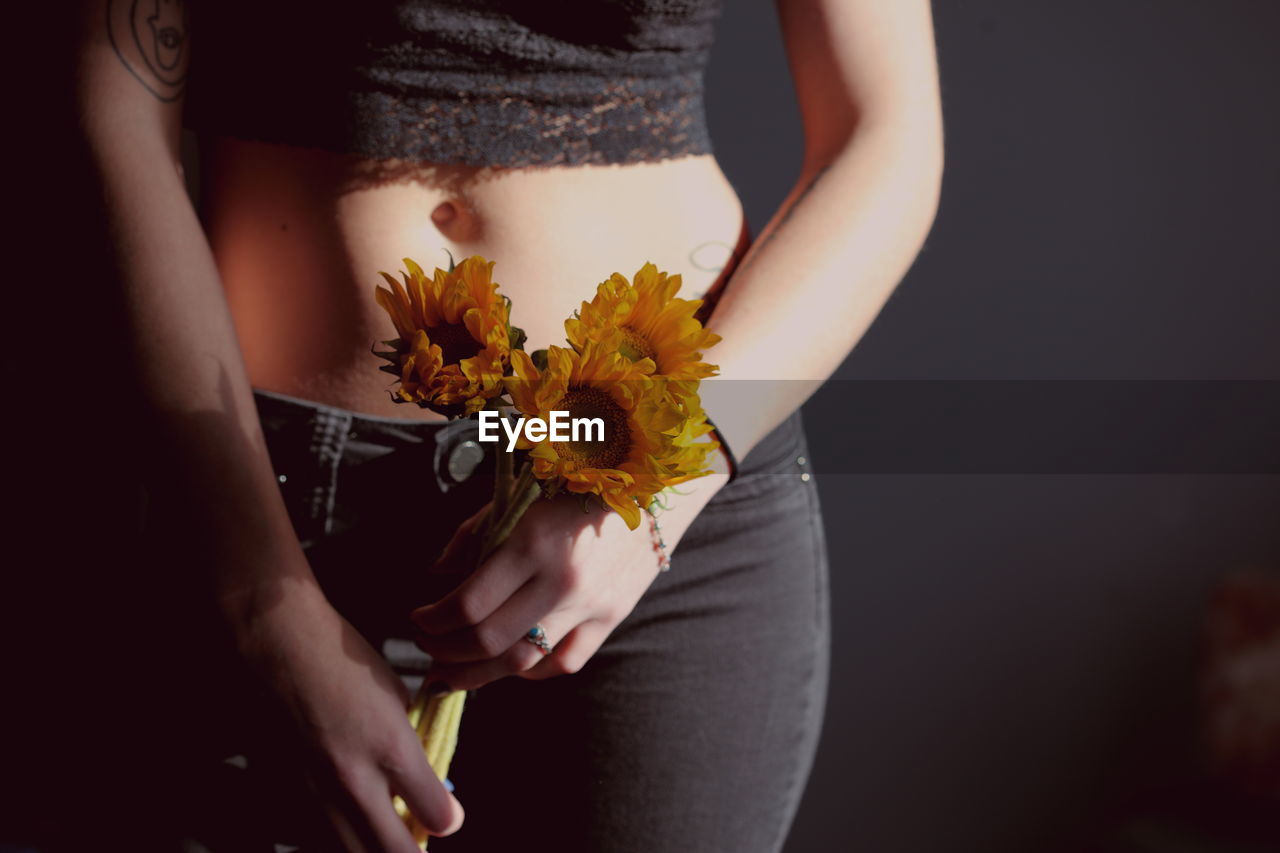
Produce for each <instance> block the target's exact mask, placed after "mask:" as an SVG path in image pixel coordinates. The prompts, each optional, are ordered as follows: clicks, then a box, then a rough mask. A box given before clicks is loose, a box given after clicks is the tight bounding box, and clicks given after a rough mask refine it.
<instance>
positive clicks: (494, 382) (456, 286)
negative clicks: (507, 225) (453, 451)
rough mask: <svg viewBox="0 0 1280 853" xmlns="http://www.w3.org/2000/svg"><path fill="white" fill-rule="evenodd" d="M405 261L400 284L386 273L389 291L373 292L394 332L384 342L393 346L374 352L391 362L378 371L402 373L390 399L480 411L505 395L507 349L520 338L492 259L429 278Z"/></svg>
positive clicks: (470, 261)
mask: <svg viewBox="0 0 1280 853" xmlns="http://www.w3.org/2000/svg"><path fill="white" fill-rule="evenodd" d="M404 263H405V266H406V267H407V268H408V270H409V271H408V272H407V273H403V272H402V273H401V275H402V276H403V277H404V284H403V285H402V284H401V283H400V282H398V281H396V280H395V279H394V278H392V277H391V276H390V275H388V274H387V273H385V272H384V273H382V276H383V278H385V279H386V280H387V282H388V283H389V284H390V285H391V289H390V290H388V289H386V288H384V287H378V288H376V290H375V294H374V295H375V297H376V298H377V300H378V304H379V305H381V306H382V307H383V308H384V309H385V310H386V312H387V313H388V314H389V315H390V316H391V322H392V323H393V324H394V325H395V328H396V334H397V335H399V338H398V339H396V340H391V341H385V343H386V344H387V345H388V346H390V347H392V349H391V350H390V351H387V352H379V353H377V354H378V355H379V356H381V357H383V358H385V359H387V360H388V361H390V362H391V364H390V365H387V366H384V367H383V368H382V369H383V370H385V371H387V372H389V373H392V374H394V375H395V376H397V377H399V379H400V387H399V388H398V389H396V390H395V391H394V392H392V398H393V399H395V400H396V401H397V402H405V403H417V404H418V405H419V406H422V407H424V408H429V409H431V410H432V411H436V412H440V413H442V414H447V415H460V414H470V413H473V412H478V411H479V410H480V409H483V408H484V406H485V403H486V402H487V401H488V400H489V399H490V398H492V397H495V396H497V395H498V394H500V393H502V376H503V374H504V373H506V370H507V365H508V364H509V363H510V361H511V349H512V347H513V345H514V346H518V345H519V341H520V339H521V338H522V337H523V333H521V332H520V330H519V329H513V328H512V326H511V322H510V313H511V312H510V303H509V301H508V300H507V298H506V297H504V296H502V295H500V294H499V293H498V285H497V284H496V283H494V282H493V280H492V272H493V264H494V262H493V261H486V260H485V259H484V258H482V257H480V256H479V255H473V256H471V257H469V258H466V259H464V260H463V261H461V262H460V263H458V264H457V265H456V266H453V267H451V268H450V269H449V270H448V271H447V272H446V271H445V270H442V269H438V268H437V269H436V271H435V274H434V276H432V277H428V276H427V274H426V273H424V272H423V271H422V267H420V266H418V265H417V264H416V263H414V262H413V261H412V260H410V259H409V258H405V259H404Z"/></svg>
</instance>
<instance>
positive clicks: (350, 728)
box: [241, 590, 463, 853]
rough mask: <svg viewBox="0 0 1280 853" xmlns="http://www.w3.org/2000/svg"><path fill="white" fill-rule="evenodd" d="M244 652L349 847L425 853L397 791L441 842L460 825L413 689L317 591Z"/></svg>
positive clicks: (267, 625) (245, 642)
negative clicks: (416, 719) (413, 717)
mask: <svg viewBox="0 0 1280 853" xmlns="http://www.w3.org/2000/svg"><path fill="white" fill-rule="evenodd" d="M241 651H242V653H243V654H245V656H246V657H247V659H248V660H249V661H250V662H251V664H253V665H254V666H253V669H254V672H255V674H256V675H257V676H258V677H259V680H260V681H261V682H263V683H265V684H266V685H267V686H268V693H269V695H270V696H272V698H274V699H275V700H278V701H277V706H278V707H279V708H280V709H281V710H283V711H284V715H283V716H284V718H285V728H286V729H287V730H288V731H290V732H292V733H294V734H295V735H296V736H297V737H298V738H299V740H298V746H299V747H300V751H301V753H302V755H303V758H304V762H303V763H304V764H305V765H306V766H305V768H304V772H305V774H306V776H307V778H308V780H309V781H310V782H311V785H312V787H313V789H314V791H315V793H316V794H317V796H318V797H319V799H320V801H321V804H322V808H323V810H324V812H325V814H326V815H327V817H328V819H329V822H330V823H331V825H332V835H333V836H334V838H336V840H338V841H339V842H340V844H341V847H340V849H342V850H348V851H360V853H364V851H368V852H369V853H375V851H376V853H384V851H387V853H417V850H418V846H417V844H416V843H414V841H413V839H412V837H411V836H410V834H409V831H408V830H407V829H406V827H405V826H404V823H403V822H402V820H401V819H400V817H399V816H398V815H397V814H396V811H395V807H394V805H393V803H392V795H393V794H398V795H399V796H400V797H402V798H403V799H404V801H405V803H406V804H407V805H408V807H409V810H410V811H411V812H412V813H413V814H414V816H415V817H417V819H418V820H419V822H420V823H421V824H422V825H423V826H424V827H426V828H427V831H428V832H430V833H432V834H433V835H448V834H450V833H452V832H454V831H456V830H457V829H458V827H459V826H461V824H462V820H463V812H462V807H461V805H459V803H458V801H457V800H456V799H455V798H454V797H453V795H452V794H450V793H449V792H448V791H446V790H445V788H444V785H443V784H442V783H441V782H440V780H439V779H438V778H437V777H436V775H435V773H434V772H433V771H432V769H431V766H430V764H428V763H427V760H426V756H425V755H424V754H423V751H422V745H421V743H420V742H419V740H418V738H417V735H416V734H415V733H414V731H413V729H412V728H411V727H410V725H409V721H408V717H407V715H406V711H407V707H408V703H409V695H408V691H407V690H406V689H405V687H404V685H403V684H402V683H401V681H400V679H399V678H397V677H396V675H395V673H394V672H392V671H391V669H390V667H388V666H387V664H386V662H385V661H384V660H383V659H382V657H381V656H380V655H379V654H378V653H377V652H376V651H375V650H374V649H373V648H372V647H370V646H369V644H368V643H367V642H366V641H365V640H364V638H363V637H361V636H360V634H359V633H358V632H357V631H356V630H355V629H354V628H353V627H352V626H351V625H350V623H348V622H347V621H346V620H345V619H343V618H342V617H341V616H340V615H339V614H338V613H337V612H336V611H335V610H334V609H333V608H332V607H331V606H330V605H329V603H328V602H327V601H325V600H324V597H323V595H321V594H320V593H319V591H318V590H315V591H313V592H304V593H302V594H293V595H291V596H290V597H289V604H288V607H287V608H285V607H276V608H274V609H273V610H272V612H271V613H270V614H269V615H267V616H265V617H262V618H258V619H256V620H255V621H254V624H253V628H252V630H251V631H250V632H248V633H247V634H246V635H243V636H242V637H241ZM334 838H330V839H328V842H329V843H332V842H333V840H334Z"/></svg>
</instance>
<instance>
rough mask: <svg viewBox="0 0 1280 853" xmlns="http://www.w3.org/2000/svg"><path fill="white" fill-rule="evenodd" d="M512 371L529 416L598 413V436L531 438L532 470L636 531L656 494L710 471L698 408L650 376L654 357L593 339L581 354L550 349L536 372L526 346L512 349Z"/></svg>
mask: <svg viewBox="0 0 1280 853" xmlns="http://www.w3.org/2000/svg"><path fill="white" fill-rule="evenodd" d="M511 355H512V368H513V371H514V375H512V376H509V377H507V379H506V385H507V390H508V391H509V392H510V393H511V399H512V402H513V403H514V404H515V407H516V408H517V409H518V410H519V411H520V412H521V413H522V414H524V415H525V416H527V417H538V418H542V419H543V420H546V421H550V413H551V412H553V411H567V412H569V417H570V418H600V419H601V420H602V421H603V422H604V425H605V428H604V438H603V440H599V441H587V440H581V441H553V440H552V439H551V437H550V436H549V435H548V437H547V438H546V439H544V440H541V441H536V442H531V441H529V440H528V439H527V438H526V437H524V436H523V435H522V437H521V441H520V444H519V446H521V447H523V448H526V449H529V450H530V453H529V456H530V459H531V460H532V463H533V475H534V477H536V478H537V479H539V480H542V481H550V482H551V483H553V484H554V485H555V486H562V487H563V488H565V489H567V490H568V491H570V492H573V493H576V494H594V495H598V496H599V497H600V499H601V500H602V501H603V502H604V503H605V504H606V505H607V506H609V507H611V508H612V509H614V510H616V511H617V512H618V513H619V514H620V515H621V516H622V518H623V519H624V520H625V521H626V523H627V527H629V528H631V529H632V530H634V529H636V527H638V526H639V524H640V510H641V509H642V508H644V507H647V506H648V505H649V502H650V501H651V500H652V499H653V496H654V495H656V494H657V493H658V492H660V491H662V490H663V489H665V488H667V487H668V486H674V485H677V484H679V483H683V482H685V481H686V480H691V479H693V478H694V477H699V476H702V475H703V474H705V473H707V471H706V470H704V468H705V464H704V463H705V457H706V453H707V452H708V450H710V449H711V448H713V447H715V444H714V443H713V442H701V443H695V439H696V438H697V437H699V436H700V435H704V434H705V432H703V431H701V427H700V426H699V425H698V424H699V422H705V417H704V416H703V414H702V410H701V407H700V406H698V405H697V403H696V396H695V397H694V398H693V400H694V402H692V403H691V402H690V400H689V398H688V397H687V396H686V397H677V396H673V395H671V394H669V393H668V391H667V388H666V387H665V385H666V380H665V379H662V378H660V377H654V376H652V375H651V374H652V372H653V367H654V365H653V362H652V360H651V359H648V358H642V359H639V360H637V361H632V360H631V359H629V358H626V357H624V356H622V355H619V354H618V353H617V352H614V351H612V350H609V349H607V348H605V347H604V346H601V345H598V344H595V343H593V342H588V343H587V344H586V345H585V346H584V347H583V349H582V351H581V352H579V351H577V350H573V349H566V348H564V347H557V346H553V347H550V348H549V349H548V350H547V363H546V367H545V369H543V370H539V369H538V368H537V367H536V366H535V365H534V363H533V360H532V359H531V358H530V357H529V356H528V355H527V354H526V353H524V352H523V351H515V352H513V353H512V354H511Z"/></svg>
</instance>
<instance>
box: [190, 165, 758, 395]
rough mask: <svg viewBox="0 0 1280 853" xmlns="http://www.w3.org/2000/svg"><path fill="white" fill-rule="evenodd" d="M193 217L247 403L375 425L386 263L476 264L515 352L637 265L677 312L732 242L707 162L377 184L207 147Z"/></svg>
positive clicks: (726, 195)
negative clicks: (505, 318) (487, 267)
mask: <svg viewBox="0 0 1280 853" xmlns="http://www.w3.org/2000/svg"><path fill="white" fill-rule="evenodd" d="M202 153H203V154H204V155H205V156H204V162H203V169H202V176H203V178H204V181H203V185H202V192H201V206H202V216H203V218H204V222H205V227H206V231H207V233H208V235H209V240H210V243H211V245H212V247H213V251H214V255H215V258H216V259H217V263H218V268H219V271H220V273H221V276H222V281H223V285H224V287H225V289H226V295H227V301H228V304H229V305H230V308H231V313H232V317H233V319H234V322H235V326H236V330H237V334H238V336H239V340H240V346H241V349H242V351H243V354H244V358H245V362H246V368H247V370H248V374H249V381H250V382H251V383H252V384H253V386H254V387H256V388H262V389H265V390H270V391H276V392H279V393H283V394H289V395H292V396H295V397H301V398H303V399H308V400H314V401H316V402H320V403H325V404H328V405H332V406H340V407H342V408H347V409H352V410H354V411H359V412H365V413H369V414H376V415H385V416H390V417H419V418H424V419H435V418H437V417H438V416H436V415H434V414H432V413H431V412H428V411H425V410H420V409H418V408H417V407H416V406H410V405H401V404H396V403H393V402H391V400H390V397H389V395H388V393H387V391H388V389H389V388H390V387H391V386H389V385H388V383H387V380H388V379H389V378H390V377H388V376H387V374H385V373H381V372H379V371H378V367H379V365H381V364H383V363H384V362H382V361H380V360H379V359H378V358H377V357H376V356H374V355H372V354H371V352H370V349H371V347H372V346H373V345H374V344H375V343H376V342H380V341H383V340H386V339H389V338H392V337H394V331H393V329H392V326H391V323H390V320H389V319H388V318H387V316H386V314H385V313H384V312H383V311H382V309H381V308H379V307H378V306H377V304H376V302H375V301H374V298H373V293H374V287H375V285H377V284H378V283H380V282H381V277H380V276H379V275H378V272H379V271H381V270H385V271H387V272H390V273H392V274H396V273H397V271H398V270H400V269H402V268H403V264H402V261H401V259H402V258H406V257H408V258H412V259H413V260H415V261H417V262H418V263H419V264H421V265H422V266H423V267H424V268H425V269H427V270H428V271H430V270H431V269H432V268H433V267H437V266H439V267H443V268H447V267H448V264H449V253H452V255H453V257H454V258H455V259H457V260H461V259H462V258H464V257H467V256H469V255H476V254H478V255H483V256H484V257H485V258H486V259H487V260H491V261H494V262H495V263H494V267H493V275H494V279H495V280H496V281H497V282H498V283H499V285H500V288H501V290H502V292H503V293H505V294H506V295H507V296H509V297H511V299H512V303H513V305H512V322H513V323H515V324H516V325H518V326H521V327H522V328H524V330H525V331H526V332H527V333H528V336H529V338H528V344H527V347H528V348H529V349H535V348H539V347H545V346H547V345H549V344H561V345H563V344H564V319H565V318H566V317H568V316H569V315H570V314H571V313H572V312H573V310H574V309H575V308H577V307H578V306H579V304H580V303H581V302H582V301H583V300H584V299H590V298H591V296H592V295H594V293H595V288H596V285H597V284H599V283H600V282H601V281H603V280H604V279H606V278H608V277H609V276H610V274H612V273H614V272H619V273H622V274H623V275H626V276H628V277H630V276H632V275H634V274H635V272H636V270H638V269H639V268H640V267H641V266H642V265H643V264H644V263H645V262H646V261H651V262H653V263H654V264H655V265H656V266H657V267H658V269H660V270H664V271H666V272H668V273H671V274H677V273H678V274H679V275H680V277H681V280H682V282H683V284H682V287H681V291H680V295H681V296H685V297H689V298H696V297H700V296H702V295H704V293H705V292H706V291H707V290H708V288H710V287H711V286H712V285H713V284H716V283H717V280H718V278H719V275H720V271H721V269H722V268H723V267H724V266H725V265H726V264H727V263H729V260H730V258H731V256H732V255H733V253H734V249H735V246H737V245H738V238H739V234H740V232H741V229H742V228H743V208H742V204H741V201H740V200H739V198H738V195H737V193H736V192H735V191H734V189H733V187H732V186H731V185H730V183H729V181H728V179H727V178H726V177H725V176H724V174H723V172H721V170H720V167H719V165H718V164H717V163H716V161H715V158H714V157H713V156H711V155H702V156H691V157H684V158H679V159H671V160H663V161H659V162H657V163H637V164H628V165H621V166H579V167H549V168H537V169H516V170H511V169H492V168H485V169H478V168H472V167H463V166H430V165H420V164H419V165H415V166H413V167H412V168H393V167H390V166H389V165H388V164H385V163H375V162H370V161H359V160H356V159H354V158H349V157H342V156H339V155H334V154H329V153H325V152H318V151H311V150H302V149H298V148H292V147H287V146H276V145H268V144H263V143H254V142H244V141H239V140H232V139H217V140H212V141H211V142H209V143H206V144H205V147H204V149H203V152H202Z"/></svg>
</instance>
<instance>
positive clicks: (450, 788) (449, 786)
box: [444, 777, 453, 794]
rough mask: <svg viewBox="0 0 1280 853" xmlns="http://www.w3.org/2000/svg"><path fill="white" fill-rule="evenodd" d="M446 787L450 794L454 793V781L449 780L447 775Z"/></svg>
mask: <svg viewBox="0 0 1280 853" xmlns="http://www.w3.org/2000/svg"><path fill="white" fill-rule="evenodd" d="M444 789H445V790H446V791H448V792H449V793H450V794H452V793H453V782H451V781H449V779H448V778H447V777H446V778H445V780H444Z"/></svg>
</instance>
